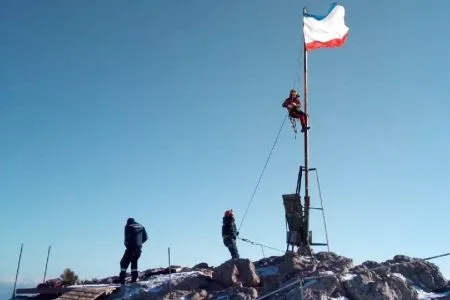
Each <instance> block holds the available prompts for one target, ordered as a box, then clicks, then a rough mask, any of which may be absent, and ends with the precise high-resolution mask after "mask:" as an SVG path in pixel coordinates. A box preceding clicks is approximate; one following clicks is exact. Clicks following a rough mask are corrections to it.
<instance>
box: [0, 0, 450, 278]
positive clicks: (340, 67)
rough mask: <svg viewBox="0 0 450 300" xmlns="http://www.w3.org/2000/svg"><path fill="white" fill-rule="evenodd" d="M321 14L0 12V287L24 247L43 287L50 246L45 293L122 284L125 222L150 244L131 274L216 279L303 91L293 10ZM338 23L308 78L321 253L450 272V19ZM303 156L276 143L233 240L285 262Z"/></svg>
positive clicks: (156, 4)
mask: <svg viewBox="0 0 450 300" xmlns="http://www.w3.org/2000/svg"><path fill="white" fill-rule="evenodd" d="M329 3H330V2H329V1H313V0H308V1H294V0H286V1H283V3H279V2H276V1H271V0H263V1H261V0H258V1H238V0H232V1H198V0H191V1H169V0H166V1H133V2H123V1H95V2H92V1H77V2H71V3H69V2H67V1H63V2H61V1H45V2H44V1H31V2H30V1H28V2H25V1H1V2H0V39H1V43H0V57H1V67H0V105H1V107H0V139H1V142H2V143H1V147H0V167H1V172H0V192H1V204H2V206H1V210H0V218H1V220H2V226H0V237H1V241H2V242H1V245H2V246H1V247H0V266H1V268H0V278H3V279H4V280H7V279H10V278H12V277H14V275H15V270H16V260H17V256H18V251H19V248H20V243H21V242H23V243H24V244H25V247H24V254H23V260H22V266H21V275H22V276H23V277H24V278H28V279H34V280H41V278H42V275H43V269H44V265H45V258H46V252H47V247H48V245H52V256H51V258H50V263H49V271H48V277H54V276H57V275H59V274H60V272H61V271H62V270H63V269H64V268H65V267H71V268H73V269H74V270H75V271H76V272H77V273H78V274H79V275H80V277H82V278H91V277H104V276H109V275H116V274H117V273H118V271H119V260H120V258H121V256H122V253H123V250H124V249H123V244H122V243H123V226H124V224H125V222H126V219H127V218H128V217H131V216H132V217H135V218H136V220H137V221H139V222H141V223H142V224H143V225H145V226H146V227H147V230H148V232H149V235H150V240H149V242H148V243H147V244H146V245H145V247H144V249H143V255H142V259H141V260H140V269H146V268H150V267H159V266H164V265H166V264H167V247H168V246H170V247H171V250H172V262H173V263H174V264H179V265H193V264H196V263H198V262H201V261H206V262H208V263H210V264H212V265H218V264H220V263H221V262H223V261H224V260H226V259H228V258H229V253H228V251H227V249H226V248H225V247H224V246H223V244H222V240H221V233H220V230H221V222H222V215H223V212H224V210H225V209H228V208H233V209H234V210H235V211H236V218H237V222H238V224H239V223H240V221H241V218H242V215H243V213H244V210H245V207H246V206H247V203H248V201H249V199H250V196H251V193H252V191H253V189H254V187H255V184H256V180H257V178H258V176H259V174H260V172H261V169H262V167H263V165H264V162H265V159H266V157H267V155H268V152H269V150H270V148H271V145H272V142H273V140H274V138H275V136H276V133H277V131H278V128H279V126H280V124H281V121H282V120H283V117H284V114H285V112H284V111H283V109H282V107H281V102H282V101H283V99H284V98H285V97H286V96H287V94H288V92H289V89H290V88H292V86H293V85H294V82H295V80H296V78H297V82H296V85H297V86H298V87H299V88H300V89H302V84H301V77H300V78H298V75H296V74H297V69H298V68H300V66H299V65H298V64H297V62H298V55H299V46H300V43H301V37H302V35H301V27H300V26H301V11H302V7H303V6H305V5H306V6H307V7H308V8H309V11H310V12H313V13H317V14H321V13H325V12H326V11H327V10H328V6H329ZM342 4H343V5H344V6H345V7H346V11H347V17H346V22H347V24H348V26H349V27H350V35H349V38H348V41H347V44H346V45H345V47H343V48H341V49H326V50H318V51H315V52H313V53H312V54H311V55H310V60H309V67H310V78H309V79H310V98H309V100H310V106H309V108H310V114H311V125H312V128H311V131H310V135H311V155H310V157H311V166H312V167H317V168H318V169H319V174H320V179H321V185H322V193H323V196H324V201H325V209H326V216H327V222H328V224H327V225H328V229H329V237H330V244H331V250H332V251H334V252H336V253H338V254H340V255H344V256H348V257H352V258H353V259H354V260H355V262H357V263H360V262H362V261H364V260H368V259H370V260H377V261H381V260H386V259H389V258H391V257H392V256H394V255H395V254H399V253H401V254H406V255H411V256H416V257H426V256H431V255H435V254H440V253H443V252H449V251H450V241H449V239H448V237H447V229H448V226H449V221H448V211H449V209H450V204H449V196H448V195H450V187H449V185H448V182H449V180H450V160H449V157H448V153H449V151H450V140H449V138H448V137H449V132H450V121H449V119H448V116H449V112H450V104H449V101H448V99H449V92H448V78H449V76H450V69H449V68H448V64H449V60H448V58H447V57H448V53H447V52H448V47H449V39H448V38H447V37H446V36H447V33H446V32H447V31H446V29H447V28H450V20H449V19H448V17H447V14H446V12H447V11H448V10H449V9H450V3H448V2H447V1H443V0H441V1H432V2H430V3H427V4H426V5H412V4H411V2H410V1H403V0H402V1H401V0H399V1H394V2H393V1H388V0H383V1H378V2H377V3H372V4H370V3H368V2H365V1H359V0H348V1H344V2H342ZM299 79H300V81H299ZM302 147H303V143H302V139H301V138H299V137H298V138H297V139H296V140H294V138H293V133H292V130H291V129H290V128H289V123H286V126H285V127H284V129H283V131H282V134H281V136H280V139H279V142H278V144H277V146H276V148H275V151H274V153H273V156H272V159H271V161H270V163H269V165H268V168H267V170H266V174H265V175H264V177H263V179H262V182H261V185H260V188H259V190H258V192H257V194H256V197H255V200H254V202H253V204H252V206H251V209H250V211H249V214H248V216H247V218H246V219H245V222H244V224H243V227H242V229H241V236H242V237H246V238H249V239H251V240H254V241H257V242H261V243H264V244H267V245H271V246H273V247H277V248H280V249H285V221H284V210H283V206H282V199H281V195H282V194H284V193H292V192H294V191H295V183H296V172H297V168H298V165H299V164H301V163H302V155H301V149H302ZM318 200H319V198H318V196H317V189H316V186H315V185H314V186H313V187H312V205H315V206H317V205H318V204H317V203H318ZM320 222H321V216H320V214H318V213H317V212H313V213H312V229H313V230H314V237H315V239H316V241H323V240H324V235H323V229H322V225H321V223H320ZM238 246H239V250H240V252H241V256H243V257H249V258H251V259H254V260H256V259H259V258H261V257H262V253H261V250H260V248H258V247H255V246H252V245H249V244H246V243H242V242H239V243H238ZM316 250H321V249H320V248H319V249H316ZM265 254H266V255H277V254H278V253H277V252H274V251H270V250H266V253H265ZM435 262H436V263H437V264H438V265H439V266H440V267H441V268H442V270H443V272H444V273H445V274H446V275H447V276H448V275H449V274H450V259H449V258H444V259H439V260H436V261H435Z"/></svg>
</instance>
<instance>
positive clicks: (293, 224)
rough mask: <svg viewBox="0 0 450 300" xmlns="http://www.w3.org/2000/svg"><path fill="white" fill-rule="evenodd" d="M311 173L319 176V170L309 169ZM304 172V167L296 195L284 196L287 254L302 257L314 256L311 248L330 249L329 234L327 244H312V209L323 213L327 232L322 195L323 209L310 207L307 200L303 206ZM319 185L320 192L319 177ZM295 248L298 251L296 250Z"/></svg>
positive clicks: (300, 171) (299, 176)
mask: <svg viewBox="0 0 450 300" xmlns="http://www.w3.org/2000/svg"><path fill="white" fill-rule="evenodd" d="M309 171H316V175H317V170H316V169H315V168H312V169H309ZM303 172H305V169H304V167H303V166H301V167H300V170H299V174H298V180H297V188H296V193H294V194H284V195H282V198H283V205H284V210H285V218H286V244H287V247H286V253H287V252H296V253H297V254H299V255H302V256H312V255H313V251H312V249H311V246H327V247H328V234H326V237H327V242H326V243H313V242H312V231H309V211H310V210H311V209H315V210H321V211H322V215H323V221H324V226H325V231H327V230H326V223H325V215H324V209H323V202H322V196H321V193H320V199H321V207H319V208H314V207H310V206H309V199H305V200H306V201H304V205H302V201H301V200H302V199H301V198H302V197H301V196H300V190H301V181H302V173H303ZM317 183H318V186H319V192H320V185H319V181H318V176H317ZM305 198H306V197H305ZM308 198H309V197H308ZM289 248H290V250H289ZM295 248H297V249H296V250H295ZM328 251H329V248H328Z"/></svg>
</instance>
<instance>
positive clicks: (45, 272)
mask: <svg viewBox="0 0 450 300" xmlns="http://www.w3.org/2000/svg"><path fill="white" fill-rule="evenodd" d="M51 248H52V246H48V252H47V261H46V263H45V271H44V280H42V282H43V283H45V276H47V266H48V258H49V257H50V249H51Z"/></svg>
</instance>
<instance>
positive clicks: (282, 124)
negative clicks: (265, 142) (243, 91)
mask: <svg viewBox="0 0 450 300" xmlns="http://www.w3.org/2000/svg"><path fill="white" fill-rule="evenodd" d="M286 119H287V114H286V116H285V117H284V119H283V123H281V126H280V129H279V130H278V133H277V137H276V138H275V141H274V142H273V145H272V149H270V152H269V156H268V157H267V160H266V163H265V164H264V167H263V169H262V172H261V175H259V178H258V181H257V183H256V186H255V189H254V191H253V194H252V196H251V197H250V202H249V203H248V205H247V208H246V209H245V213H244V216H243V217H242V220H241V224H240V225H239V229H238V231H241V227H242V223H244V219H245V217H246V216H247V212H248V209H249V208H250V205H251V204H252V202H253V199H254V197H255V194H256V191H257V190H258V186H259V183H260V182H261V178H262V177H263V175H264V172H265V171H266V167H267V164H268V163H269V160H270V157H271V156H272V153H273V149H274V148H275V145H276V144H277V142H278V138H279V137H280V134H281V130H282V129H283V126H284V123H285V122H286Z"/></svg>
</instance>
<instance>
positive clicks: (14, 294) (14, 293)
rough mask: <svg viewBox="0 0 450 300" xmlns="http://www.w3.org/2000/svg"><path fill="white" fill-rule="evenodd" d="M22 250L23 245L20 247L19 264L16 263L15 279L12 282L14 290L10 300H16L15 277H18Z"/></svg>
mask: <svg viewBox="0 0 450 300" xmlns="http://www.w3.org/2000/svg"><path fill="white" fill-rule="evenodd" d="M22 250H23V243H22V245H21V246H20V254H19V262H18V263H17V271H16V279H15V280H14V289H13V292H12V297H11V299H14V298H16V284H17V277H18V276H19V268H20V261H21V260H22Z"/></svg>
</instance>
